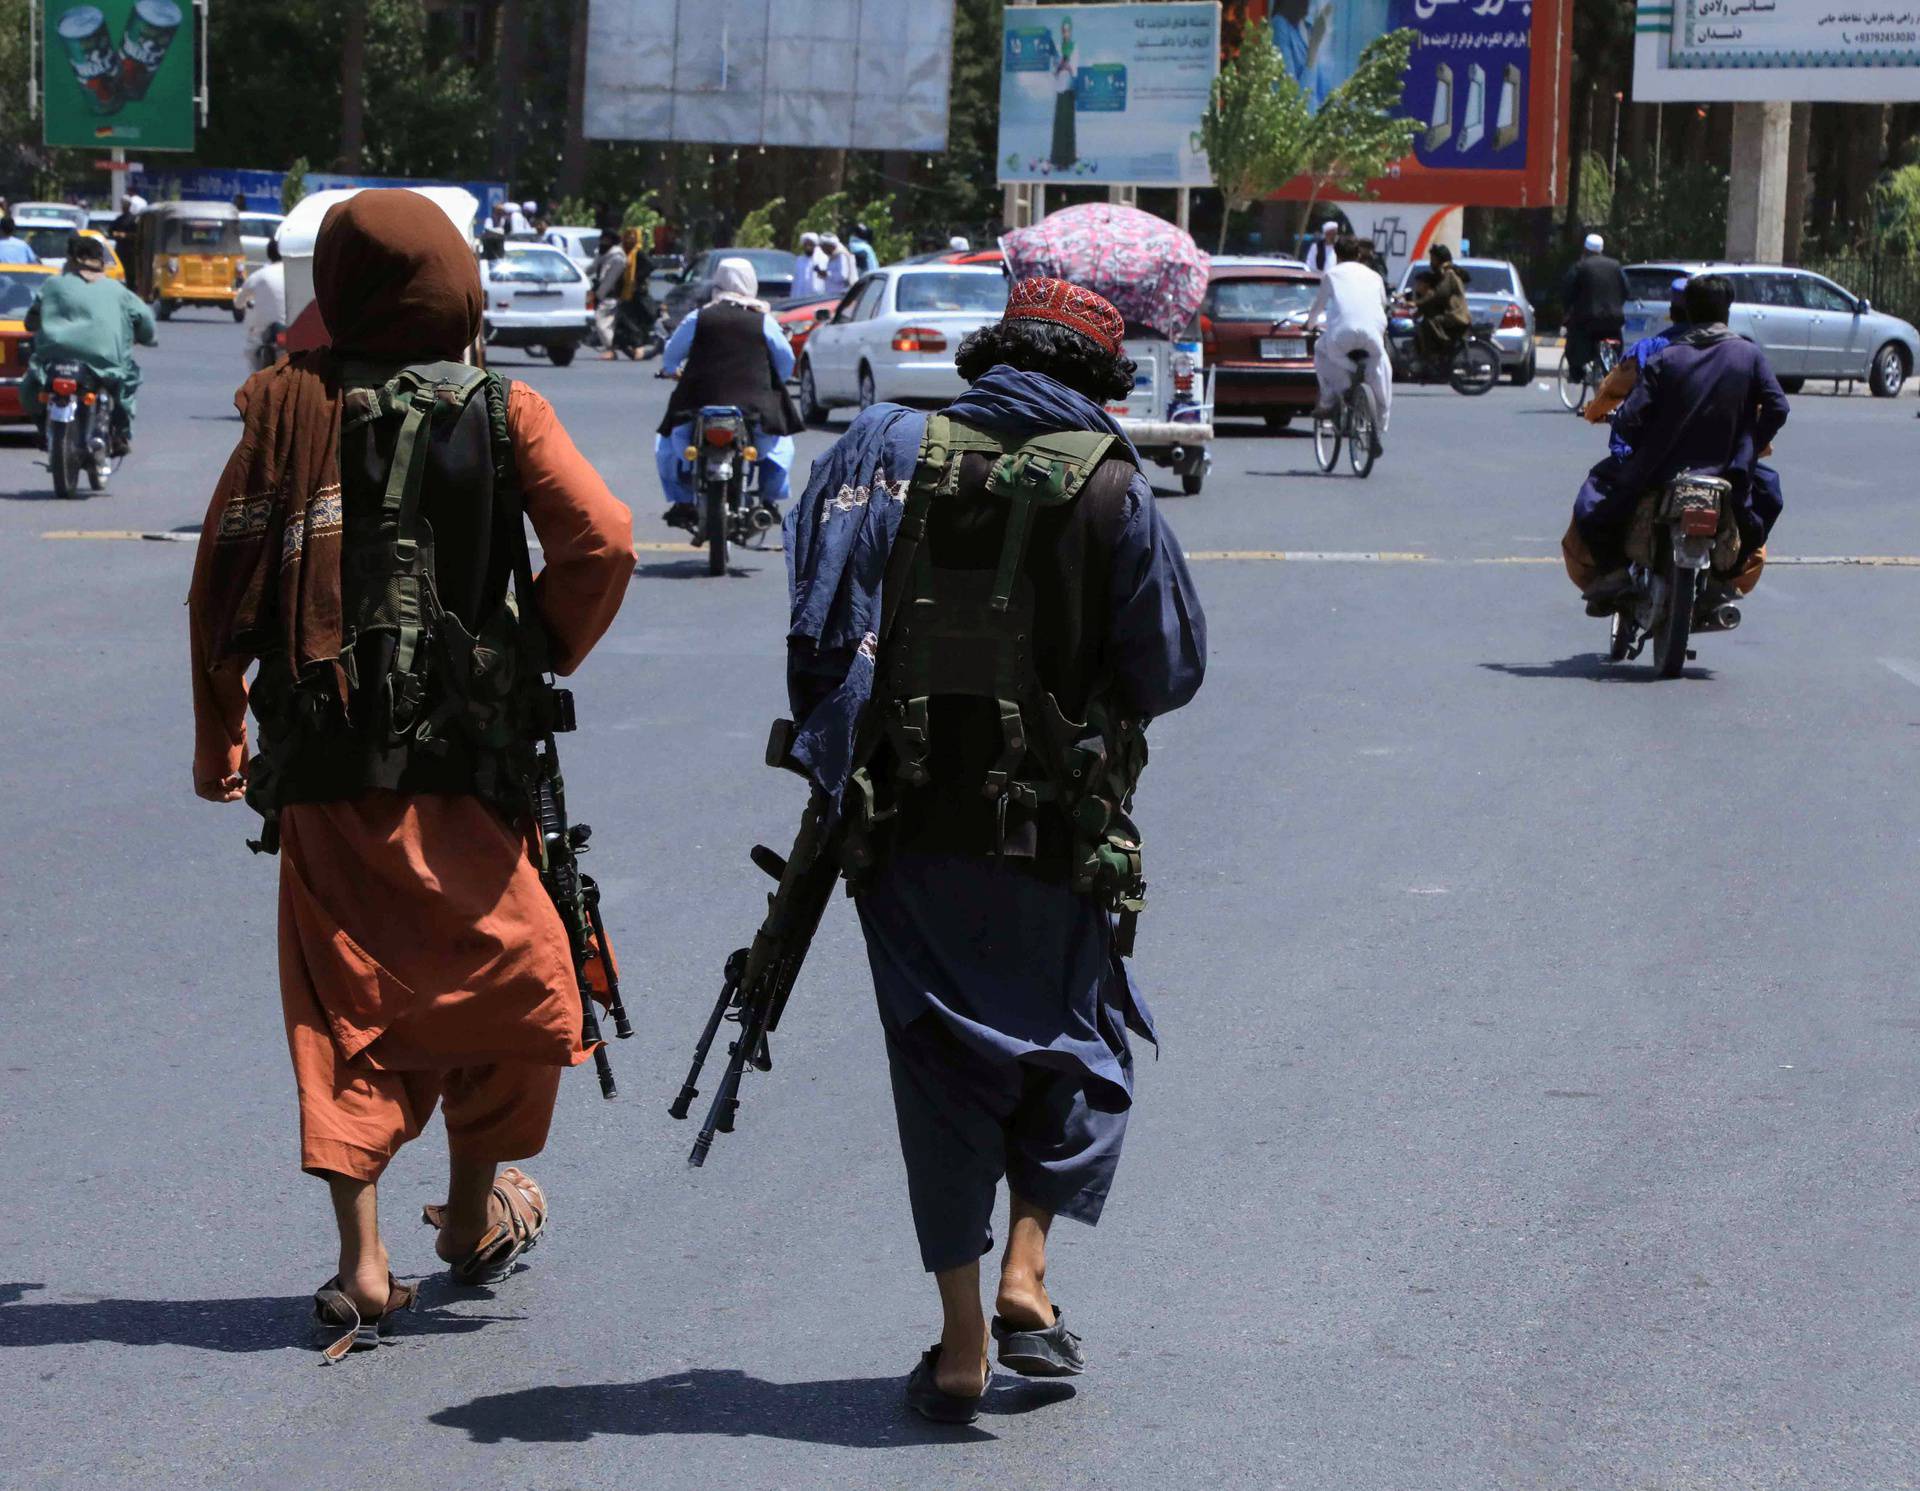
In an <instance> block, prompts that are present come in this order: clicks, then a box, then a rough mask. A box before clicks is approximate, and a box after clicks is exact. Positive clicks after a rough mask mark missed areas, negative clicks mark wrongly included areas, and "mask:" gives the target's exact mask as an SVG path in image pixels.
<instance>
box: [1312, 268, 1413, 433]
mask: <svg viewBox="0 0 1920 1491" xmlns="http://www.w3.org/2000/svg"><path fill="white" fill-rule="evenodd" d="M1334 253H1335V263H1334V266H1333V268H1331V269H1329V270H1328V271H1327V272H1326V273H1325V274H1323V275H1322V276H1321V277H1320V289H1319V293H1317V294H1316V295H1315V296H1314V297H1313V304H1312V305H1311V306H1309V307H1308V309H1307V328H1308V330H1312V329H1313V327H1314V326H1316V325H1318V326H1319V327H1320V340H1319V343H1318V344H1317V345H1316V346H1315V347H1314V349H1313V371H1314V372H1315V374H1317V375H1318V377H1319V379H1320V407H1319V408H1318V409H1316V410H1315V411H1314V413H1315V415H1316V416H1320V415H1326V414H1331V413H1332V412H1333V410H1334V409H1335V408H1337V407H1338V406H1339V403H1340V400H1341V399H1342V398H1343V397H1344V396H1345V395H1346V391H1347V387H1348V385H1349V384H1350V383H1351V382H1352V381H1353V363H1352V361H1351V357H1350V354H1352V353H1355V352H1363V353H1365V354H1366V359H1367V362H1366V385H1367V389H1368V391H1369V392H1370V393H1372V395H1373V403H1374V407H1375V408H1376V409H1377V410H1379V413H1380V422H1379V428H1380V431H1381V433H1383V434H1384V433H1385V432H1386V428H1387V418H1388V415H1389V414H1390V412H1391V411H1392V407H1393V371H1392V369H1391V368H1390V367H1389V366H1388V363H1387V287H1386V283H1385V282H1384V281H1383V280H1382V279H1381V278H1380V276H1379V275H1377V274H1375V273H1374V272H1373V271H1372V270H1371V269H1369V268H1367V266H1366V265H1364V264H1362V263H1361V262H1360V244H1359V242H1358V240H1356V239H1355V238H1354V237H1353V236H1352V235H1351V234H1342V235H1341V236H1340V238H1339V239H1338V241H1337V242H1336V244H1335V249H1334Z"/></svg>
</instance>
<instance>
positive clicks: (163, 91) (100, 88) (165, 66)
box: [36, 0, 197, 150]
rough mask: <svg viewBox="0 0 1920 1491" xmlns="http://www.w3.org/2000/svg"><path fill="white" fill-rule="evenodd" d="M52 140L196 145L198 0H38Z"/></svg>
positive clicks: (148, 146) (85, 144) (146, 146)
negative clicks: (195, 64) (195, 34)
mask: <svg viewBox="0 0 1920 1491" xmlns="http://www.w3.org/2000/svg"><path fill="white" fill-rule="evenodd" d="M36 3H38V4H39V5H40V6H41V16H42V18H43V22H44V25H43V29H42V31H41V48H40V50H41V61H42V66H41V71H40V78H41V83H42V89H43V91H42V95H41V96H42V98H43V99H44V101H45V108H44V110H43V113H44V116H45V118H46V122H47V132H46V142H47V144H49V145H63V146H72V147H79V148H93V149H100V148H107V149H112V148H114V147H116V146H118V147H122V148H126V149H136V148H137V149H140V150H191V149H193V123H194V114H193V111H194V77H193V74H194V34H193V28H194V24H195V21H196V19H197V11H196V9H195V7H194V4H193V0H36Z"/></svg>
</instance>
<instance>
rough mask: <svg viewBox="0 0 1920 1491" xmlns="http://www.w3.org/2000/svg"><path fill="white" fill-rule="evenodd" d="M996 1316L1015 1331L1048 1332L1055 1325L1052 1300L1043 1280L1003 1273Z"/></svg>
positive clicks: (995, 1308)
mask: <svg viewBox="0 0 1920 1491" xmlns="http://www.w3.org/2000/svg"><path fill="white" fill-rule="evenodd" d="M993 1309H994V1313H995V1314H997V1315H998V1316H999V1317H1000V1318H1001V1319H1002V1320H1004V1321H1006V1322H1007V1324H1008V1325H1010V1326H1012V1327H1013V1328H1014V1329H1015V1330H1045V1329H1046V1328H1047V1327H1048V1326H1050V1325H1052V1324H1053V1301H1052V1300H1051V1299H1049V1298H1048V1297H1047V1285H1046V1281H1045V1280H1044V1279H1040V1278H1036V1277H1034V1276H1033V1275H1030V1274H1029V1275H1020V1274H1010V1273H1007V1272H1006V1271H1004V1270H1002V1272H1001V1274H1000V1292H999V1294H998V1295H997V1296H996V1297H995V1298H994V1302H993Z"/></svg>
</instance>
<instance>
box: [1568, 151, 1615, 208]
mask: <svg viewBox="0 0 1920 1491" xmlns="http://www.w3.org/2000/svg"><path fill="white" fill-rule="evenodd" d="M1613 192H1614V180H1613V174H1612V173H1611V172H1610V171H1609V170H1608V169H1607V162H1606V157H1605V156H1603V155H1601V154H1600V152H1599V151H1597V150H1589V151H1588V152H1587V153H1586V154H1585V155H1583V156H1582V157H1581V158H1580V185H1579V189H1578V196H1577V198H1576V200H1577V201H1578V202H1579V203H1580V216H1581V218H1582V219H1583V220H1584V221H1585V222H1588V223H1610V222H1612V221H1613Z"/></svg>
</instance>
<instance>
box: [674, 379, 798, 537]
mask: <svg viewBox="0 0 1920 1491" xmlns="http://www.w3.org/2000/svg"><path fill="white" fill-rule="evenodd" d="M752 440H753V432H752V430H751V429H750V428H749V427H748V425H747V415H746V411H745V410H743V409H738V408H735V407H734V406H733V405H731V404H710V405H708V406H707V407H706V408H704V409H702V410H701V411H700V412H699V413H698V414H697V415H695V416H694V420H693V436H692V443H690V444H689V445H688V446H687V448H686V450H685V451H684V452H683V454H684V456H685V458H686V461H687V464H688V465H690V466H691V467H692V468H693V489H694V492H695V494H696V500H695V503H694V518H693V529H692V531H693V542H694V544H695V545H696V546H699V545H703V544H704V545H705V546H706V550H707V573H708V574H710V575H724V574H725V573H726V572H727V560H728V558H729V556H730V553H731V547H730V546H731V545H733V544H746V545H751V546H753V547H755V548H758V547H759V546H760V545H761V544H763V543H764V542H765V541H766V536H767V534H768V533H770V532H771V531H772V530H773V529H775V528H777V527H778V526H779V524H780V514H779V513H778V512H777V511H776V510H775V509H774V508H772V507H770V506H768V505H767V504H765V503H763V502H761V501H760V467H759V461H760V452H759V451H758V450H756V449H755V448H754V446H753V444H752V443H751V442H752Z"/></svg>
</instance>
